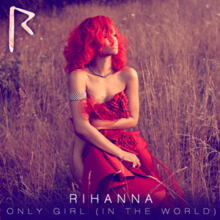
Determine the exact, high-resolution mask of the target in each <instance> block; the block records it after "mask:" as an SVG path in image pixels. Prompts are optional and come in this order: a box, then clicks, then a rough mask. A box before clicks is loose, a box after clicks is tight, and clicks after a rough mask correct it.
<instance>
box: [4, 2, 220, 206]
mask: <svg viewBox="0 0 220 220" xmlns="http://www.w3.org/2000/svg"><path fill="white" fill-rule="evenodd" d="M58 12H59V8H54V10H53V14H52V16H48V15H47V14H45V13H44V12H41V13H39V14H37V15H36V17H35V18H34V19H32V20H31V21H30V22H29V26H30V27H31V28H32V30H33V31H34V33H35V35H34V36H30V35H28V34H27V33H26V32H25V31H24V30H23V29H22V28H21V27H19V24H20V23H21V20H22V19H24V17H23V15H22V14H16V27H15V52H14V53H12V54H11V53H10V52H9V49H8V23H7V22H5V21H4V22H2V23H1V27H0V29H1V35H2V37H1V39H0V49H1V50H0V51H1V54H0V88H1V97H0V100H1V106H0V143H1V144H0V182H1V185H0V186H1V189H0V190H1V197H0V199H1V200H0V201H3V200H4V201H6V202H8V203H12V204H20V203H21V199H22V200H23V201H24V203H25V204H26V205H27V206H28V205H34V206H37V205H38V204H39V203H41V202H44V203H45V202H46V203H50V202H52V201H53V200H57V201H64V200H65V201H68V196H69V193H70V192H73V190H74V188H73V185H72V182H74V180H73V179H72V177H71V174H70V171H69V167H68V154H69V149H70V146H71V145H72V141H73V134H72V132H71V131H70V130H69V129H68V128H67V126H66V119H67V118H68V117H69V116H71V115H70V109H69V102H68V98H67V97H68V90H67V84H66V79H67V78H66V74H65V73H64V70H63V67H64V65H65V61H64V58H63V55H62V51H63V44H62V40H63V39H65V38H66V37H67V36H68V33H69V31H70V30H71V29H72V28H73V27H74V26H75V25H76V24H79V23H80V22H81V21H82V20H83V19H84V18H86V17H89V16H94V15H98V14H102V15H106V16H109V17H111V18H112V19H113V20H114V22H115V25H116V26H117V27H118V28H119V30H120V31H121V32H122V34H124V35H126V36H127V37H128V38H129V41H130V47H131V48H130V50H129V51H128V58H129V60H130V65H131V66H132V67H133V68H134V69H136V70H137V72H138V74H139V79H140V103H141V105H140V120H139V124H138V126H137V129H140V130H141V135H142V136H143V137H144V138H145V139H146V141H147V143H148V146H149V149H150V150H151V151H152V153H153V154H155V155H156V156H157V157H158V158H160V159H161V160H162V161H163V162H164V163H165V164H166V165H167V166H168V167H169V168H170V169H171V170H172V172H173V173H174V174H175V177H176V178H177V180H178V183H179V184H180V186H181V188H182V189H183V190H184V193H185V195H186V198H187V201H188V202H189V203H190V204H191V205H192V206H200V205H204V204H206V205H208V206H209V207H219V194H220V185H219V184H220V173H219V168H220V153H219V151H220V147H219V127H220V116H219V112H220V103H219V100H220V93H219V91H220V90H219V87H220V86H219V85H220V75H219V67H220V3H219V2H218V1H217V0H212V1H211V0H207V1H203V0H200V1H197V0H194V1H190V0H185V1H174V0H173V1H172V0H170V1H159V0H155V1H147V2H146V3H144V1H143V2H142V3H141V2H138V1H137V2H135V1H133V2H130V3H129V2H128V3H127V4H121V5H116V6H115V7H110V6H108V5H98V4H96V3H92V4H86V5H72V6H67V7H66V8H64V9H63V12H62V13H58ZM183 168H184V169H183ZM25 204H23V205H25Z"/></svg>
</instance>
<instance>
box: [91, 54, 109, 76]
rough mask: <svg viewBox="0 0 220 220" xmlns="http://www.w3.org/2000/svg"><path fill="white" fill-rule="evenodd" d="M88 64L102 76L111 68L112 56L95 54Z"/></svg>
mask: <svg viewBox="0 0 220 220" xmlns="http://www.w3.org/2000/svg"><path fill="white" fill-rule="evenodd" d="M90 66H91V67H92V69H93V70H94V71H95V72H96V73H98V74H100V75H103V76H104V75H106V74H108V73H109V72H110V71H111V70H112V56H111V55H109V56H99V55H96V56H95V57H94V58H93V61H92V63H91V65H90Z"/></svg>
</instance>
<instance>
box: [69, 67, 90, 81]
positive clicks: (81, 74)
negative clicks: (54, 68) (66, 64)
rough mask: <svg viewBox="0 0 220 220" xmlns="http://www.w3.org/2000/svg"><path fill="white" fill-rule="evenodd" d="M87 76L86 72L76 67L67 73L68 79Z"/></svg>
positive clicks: (78, 78)
mask: <svg viewBox="0 0 220 220" xmlns="http://www.w3.org/2000/svg"><path fill="white" fill-rule="evenodd" d="M86 76H87V74H86V72H85V71H84V70H82V69H76V70H74V71H72V72H71V73H70V74H69V80H71V81H72V80H80V79H83V78H85V77H86Z"/></svg>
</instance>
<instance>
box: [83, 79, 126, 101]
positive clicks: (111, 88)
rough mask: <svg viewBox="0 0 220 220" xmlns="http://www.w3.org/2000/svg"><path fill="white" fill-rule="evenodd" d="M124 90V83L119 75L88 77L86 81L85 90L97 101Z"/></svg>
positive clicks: (105, 99)
mask: <svg viewBox="0 0 220 220" xmlns="http://www.w3.org/2000/svg"><path fill="white" fill-rule="evenodd" d="M123 90H125V83H124V82H123V81H122V80H121V79H120V77H117V76H114V77H108V78H101V77H90V78H89V79H88V80H87V83H86V92H87V93H88V94H90V95H92V96H93V97H95V100H96V101H97V102H98V103H104V102H105V101H108V100H110V99H112V97H113V96H114V95H115V94H117V93H119V92H120V91H123Z"/></svg>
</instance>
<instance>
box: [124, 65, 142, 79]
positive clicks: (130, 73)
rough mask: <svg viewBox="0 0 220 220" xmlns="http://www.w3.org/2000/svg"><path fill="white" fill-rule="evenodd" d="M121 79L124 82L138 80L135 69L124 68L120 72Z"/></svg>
mask: <svg viewBox="0 0 220 220" xmlns="http://www.w3.org/2000/svg"><path fill="white" fill-rule="evenodd" d="M121 77H122V78H123V79H124V80H125V81H130V80H137V79H138V74H137V72H136V70H135V69H133V68H131V67H129V66H126V67H124V68H123V69H122V70H121Z"/></svg>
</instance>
